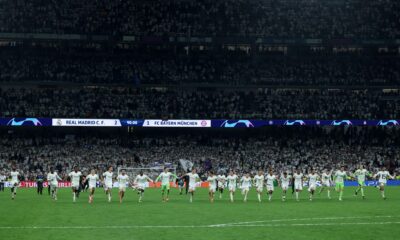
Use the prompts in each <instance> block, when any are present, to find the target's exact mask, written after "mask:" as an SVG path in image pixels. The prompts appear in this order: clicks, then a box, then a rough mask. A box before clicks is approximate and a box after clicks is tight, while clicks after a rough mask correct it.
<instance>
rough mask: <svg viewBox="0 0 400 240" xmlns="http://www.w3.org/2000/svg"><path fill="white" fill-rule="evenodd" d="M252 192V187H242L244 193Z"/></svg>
mask: <svg viewBox="0 0 400 240" xmlns="http://www.w3.org/2000/svg"><path fill="white" fill-rule="evenodd" d="M249 190H250V187H249V186H242V191H243V192H244V191H247V192H248V191H249Z"/></svg>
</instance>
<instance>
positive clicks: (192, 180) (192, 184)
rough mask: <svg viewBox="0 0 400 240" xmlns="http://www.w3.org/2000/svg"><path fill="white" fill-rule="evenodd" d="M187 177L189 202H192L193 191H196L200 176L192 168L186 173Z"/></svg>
mask: <svg viewBox="0 0 400 240" xmlns="http://www.w3.org/2000/svg"><path fill="white" fill-rule="evenodd" d="M186 175H187V176H188V177H189V195H190V200H189V201H190V202H193V196H194V192H195V191H196V186H197V184H199V183H200V177H199V175H198V174H197V173H196V169H195V168H193V169H192V172H190V173H187V174H186Z"/></svg>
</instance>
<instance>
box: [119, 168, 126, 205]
mask: <svg viewBox="0 0 400 240" xmlns="http://www.w3.org/2000/svg"><path fill="white" fill-rule="evenodd" d="M117 180H118V185H119V191H118V195H119V203H122V199H123V198H124V196H125V191H126V185H127V184H128V183H129V176H128V175H126V172H125V170H121V174H120V175H118V177H117Z"/></svg>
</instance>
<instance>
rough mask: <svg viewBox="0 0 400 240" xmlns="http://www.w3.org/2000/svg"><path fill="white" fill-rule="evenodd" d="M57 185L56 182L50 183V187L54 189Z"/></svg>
mask: <svg viewBox="0 0 400 240" xmlns="http://www.w3.org/2000/svg"><path fill="white" fill-rule="evenodd" d="M57 187H58V184H57V183H51V184H50V188H51V189H56V188H57Z"/></svg>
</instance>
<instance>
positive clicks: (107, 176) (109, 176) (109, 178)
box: [103, 167, 114, 202]
mask: <svg viewBox="0 0 400 240" xmlns="http://www.w3.org/2000/svg"><path fill="white" fill-rule="evenodd" d="M113 178H114V173H113V167H109V168H108V170H107V171H106V172H104V173H103V184H104V191H105V193H106V194H107V197H108V202H111V193H112V189H113Z"/></svg>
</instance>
